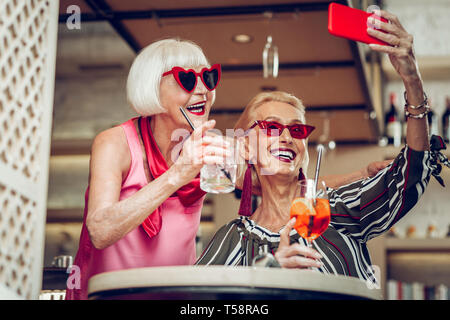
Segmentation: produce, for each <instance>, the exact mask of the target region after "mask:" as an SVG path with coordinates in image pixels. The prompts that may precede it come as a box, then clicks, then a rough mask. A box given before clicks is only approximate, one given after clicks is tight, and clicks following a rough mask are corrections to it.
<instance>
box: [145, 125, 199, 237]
mask: <svg viewBox="0 0 450 320" xmlns="http://www.w3.org/2000/svg"><path fill="white" fill-rule="evenodd" d="M139 129H140V132H141V136H142V141H143V143H144V148H145V153H146V154H147V161H148V167H149V169H150V174H151V176H152V178H153V180H156V179H157V178H158V177H159V176H160V175H162V174H163V173H164V172H166V171H167V169H168V166H167V163H166V160H165V159H164V157H163V155H162V154H161V151H160V150H159V147H158V145H157V144H156V141H155V138H154V137H153V133H152V130H151V127H150V117H145V118H143V117H141V118H139ZM205 194H206V192H204V191H203V190H202V189H200V178H199V177H198V176H197V178H195V179H194V180H192V181H191V182H189V183H188V184H186V185H184V186H182V187H181V188H180V189H178V190H177V191H176V192H175V193H174V194H173V195H172V196H176V197H178V198H179V199H180V201H181V203H182V204H183V206H185V207H189V206H191V205H192V204H193V203H194V202H196V201H197V200H198V199H200V198H201V197H203V196H204V195H205ZM161 226H162V217H161V209H160V207H158V208H156V210H155V211H153V212H152V213H151V214H150V215H149V216H148V217H147V218H146V219H145V220H144V222H143V223H142V227H143V228H144V230H145V232H146V233H147V234H148V236H149V237H154V236H156V235H157V234H158V233H159V231H160V230H161Z"/></svg>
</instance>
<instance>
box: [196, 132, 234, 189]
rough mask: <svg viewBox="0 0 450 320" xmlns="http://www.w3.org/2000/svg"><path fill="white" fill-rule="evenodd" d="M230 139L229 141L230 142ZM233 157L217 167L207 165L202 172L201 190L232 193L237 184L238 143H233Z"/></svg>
mask: <svg viewBox="0 0 450 320" xmlns="http://www.w3.org/2000/svg"><path fill="white" fill-rule="evenodd" d="M230 140H231V139H229V140H228V141H229V142H231V141H230ZM232 143H233V145H232V148H231V155H230V156H224V158H223V162H222V163H221V164H217V165H215V164H214V165H211V164H205V165H204V166H203V167H202V168H201V170H200V188H201V189H202V190H203V191H206V192H209V193H228V192H232V191H233V190H234V188H235V184H236V172H237V158H238V157H237V141H233V142H232Z"/></svg>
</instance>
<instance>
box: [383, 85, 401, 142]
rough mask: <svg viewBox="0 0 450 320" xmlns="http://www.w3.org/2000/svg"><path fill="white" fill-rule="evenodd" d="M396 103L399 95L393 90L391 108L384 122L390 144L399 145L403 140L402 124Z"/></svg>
mask: <svg viewBox="0 0 450 320" xmlns="http://www.w3.org/2000/svg"><path fill="white" fill-rule="evenodd" d="M396 104H397V95H396V94H395V93H393V92H392V93H391V95H390V109H389V111H388V112H387V113H386V115H385V117H384V124H385V135H386V137H387V139H388V144H391V145H394V146H395V147H399V146H400V144H401V140H402V124H401V121H400V117H399V114H398V112H397V109H396Z"/></svg>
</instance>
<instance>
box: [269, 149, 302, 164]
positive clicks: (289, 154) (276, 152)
mask: <svg viewBox="0 0 450 320" xmlns="http://www.w3.org/2000/svg"><path fill="white" fill-rule="evenodd" d="M270 154H271V155H272V156H274V157H275V158H277V159H278V160H280V161H283V162H291V161H294V159H295V157H296V156H297V154H296V153H295V152H294V151H293V150H291V149H284V148H283V149H273V150H271V151H270Z"/></svg>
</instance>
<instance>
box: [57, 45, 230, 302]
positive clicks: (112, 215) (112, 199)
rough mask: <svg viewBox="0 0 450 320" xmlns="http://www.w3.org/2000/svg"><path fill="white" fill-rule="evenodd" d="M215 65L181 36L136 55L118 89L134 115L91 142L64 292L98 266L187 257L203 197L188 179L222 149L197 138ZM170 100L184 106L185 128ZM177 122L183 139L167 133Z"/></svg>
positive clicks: (73, 290) (181, 261)
mask: <svg viewBox="0 0 450 320" xmlns="http://www.w3.org/2000/svg"><path fill="white" fill-rule="evenodd" d="M220 72H221V70H220V66H219V65H213V66H210V64H209V62H208V60H207V59H206V57H205V55H204V54H203V52H202V50H201V49H200V48H199V47H198V46H197V45H196V44H194V43H192V42H190V41H184V40H176V39H165V40H161V41H157V42H155V43H152V44H151V45H149V46H148V47H146V48H145V49H144V50H143V51H142V52H140V53H139V55H138V56H137V57H136V59H135V61H134V62H133V65H132V67H131V69H130V72H129V76H128V82H127V96H128V101H129V104H130V105H131V106H132V107H133V108H134V109H135V110H136V112H137V113H138V114H139V115H141V117H136V118H133V119H130V120H128V121H126V122H125V123H123V124H121V125H119V126H116V127H114V128H111V129H108V130H105V131H103V132H101V133H100V134H99V135H98V136H97V137H96V138H95V140H94V142H93V145H92V152H91V160H90V175H89V176H90V177H89V187H88V189H87V191H86V195H85V202H86V203H85V211H84V220H83V227H82V232H81V237H80V244H79V249H78V253H77V256H76V258H75V262H74V266H73V268H72V272H71V276H70V277H69V283H68V289H67V295H66V298H67V299H85V298H87V283H88V279H89V278H90V277H91V276H93V275H95V274H98V273H101V272H107V271H112V270H121V269H128V268H138V267H151V266H163V265H188V264H193V263H194V261H195V259H196V250H195V236H196V233H197V230H198V226H199V222H200V213H201V209H202V204H203V200H204V195H205V193H204V192H203V191H202V190H201V189H200V187H199V179H198V177H197V176H198V174H199V171H200V168H201V167H202V165H203V164H205V163H207V164H216V163H218V162H219V161H221V160H222V157H223V156H224V155H226V154H227V143H226V142H224V140H223V138H222V137H214V138H213V137H210V136H205V137H202V136H203V132H205V131H206V130H208V129H212V128H213V127H214V125H215V122H214V120H211V121H207V120H208V115H209V112H210V109H211V106H212V104H213V102H214V98H215V88H216V87H217V85H218V82H219V80H220ZM199 78H200V80H199ZM180 106H184V107H185V109H186V110H187V111H188V112H189V114H190V117H191V119H192V121H193V123H194V125H195V126H196V128H197V129H196V130H194V131H193V132H192V129H191V128H190V127H189V125H188V123H187V122H186V120H185V119H184V118H183V115H182V113H181V112H180V110H179V107H180ZM177 129H178V130H180V129H184V130H183V132H184V133H187V134H185V135H184V137H183V138H187V139H185V140H183V141H181V142H180V141H179V139H178V140H177V139H172V135H173V133H174V132H176V130H177ZM190 133H191V134H190ZM189 135H190V136H189ZM178 136H180V135H179V134H178ZM187 136H189V137H187ZM173 140H175V141H173ZM182 142H183V144H182V148H180V146H181V143H182ZM71 278H72V279H74V280H76V281H72V282H71V281H70V280H71Z"/></svg>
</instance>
